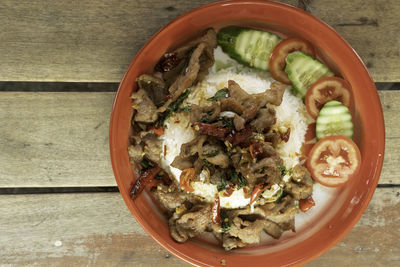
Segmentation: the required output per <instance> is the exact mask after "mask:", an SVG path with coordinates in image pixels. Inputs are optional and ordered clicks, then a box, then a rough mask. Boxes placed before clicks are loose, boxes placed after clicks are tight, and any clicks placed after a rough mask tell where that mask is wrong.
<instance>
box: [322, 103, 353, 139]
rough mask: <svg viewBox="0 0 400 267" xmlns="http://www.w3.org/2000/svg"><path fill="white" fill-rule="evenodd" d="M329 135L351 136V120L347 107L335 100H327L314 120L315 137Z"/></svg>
mask: <svg viewBox="0 0 400 267" xmlns="http://www.w3.org/2000/svg"><path fill="white" fill-rule="evenodd" d="M331 135H343V136H346V137H348V138H350V139H351V138H353V122H352V120H351V114H350V112H349V109H348V108H347V107H346V106H344V105H343V104H342V103H340V102H339V101H336V100H332V101H328V102H326V103H325V105H324V107H323V108H322V109H321V110H320V112H319V114H318V117H317V122H316V136H317V139H318V140H319V139H322V138H324V137H327V136H331Z"/></svg>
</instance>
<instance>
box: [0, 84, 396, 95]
mask: <svg viewBox="0 0 400 267" xmlns="http://www.w3.org/2000/svg"><path fill="white" fill-rule="evenodd" d="M118 86H119V83H102V82H20V81H3V82H0V92H116V91H117V90H118ZM375 86H376V88H377V89H378V91H383V90H400V82H377V83H375Z"/></svg>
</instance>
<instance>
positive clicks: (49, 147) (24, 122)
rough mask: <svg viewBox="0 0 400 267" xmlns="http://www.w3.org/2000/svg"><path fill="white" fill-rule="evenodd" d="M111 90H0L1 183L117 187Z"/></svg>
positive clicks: (9, 184) (42, 185) (11, 184)
mask: <svg viewBox="0 0 400 267" xmlns="http://www.w3.org/2000/svg"><path fill="white" fill-rule="evenodd" d="M114 95H115V93H77V92H74V93H72V92H71V93H34V92H25V93H19V92H1V93H0V110H1V112H0V129H1V131H0V187H35V186H38V187H51V186H98V185H103V186H109V185H115V180H114V178H113V173H112V169H111V163H110V160H109V154H110V153H109V148H108V129H109V118H110V113H111V108H112V103H113V99H114Z"/></svg>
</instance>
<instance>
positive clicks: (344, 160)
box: [307, 135, 361, 187]
mask: <svg viewBox="0 0 400 267" xmlns="http://www.w3.org/2000/svg"><path fill="white" fill-rule="evenodd" d="M360 167H361V153H360V150H359V149H358V147H357V145H356V144H355V143H354V142H353V141H352V140H351V139H349V138H347V137H345V136H341V135H334V136H328V137H325V138H322V139H321V140H319V141H318V143H316V144H315V145H314V147H313V148H312V149H311V151H310V155H309V157H308V159H307V168H308V170H309V171H310V173H311V175H312V177H313V178H314V179H315V180H317V182H319V183H320V184H322V185H325V186H330V187H335V186H339V185H343V184H345V183H347V182H348V181H349V180H350V179H351V178H352V177H354V176H356V175H357V174H358V172H359V170H360Z"/></svg>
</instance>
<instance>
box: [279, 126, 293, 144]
mask: <svg viewBox="0 0 400 267" xmlns="http://www.w3.org/2000/svg"><path fill="white" fill-rule="evenodd" d="M279 135H280V138H281V140H282V141H284V142H285V143H287V142H288V141H289V137H290V128H288V129H287V131H286V132H285V133H281V132H280V133H279Z"/></svg>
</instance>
